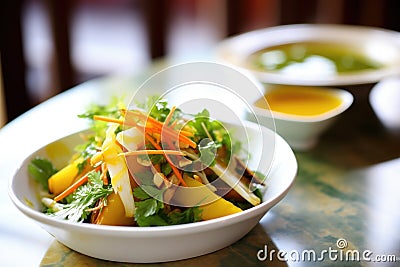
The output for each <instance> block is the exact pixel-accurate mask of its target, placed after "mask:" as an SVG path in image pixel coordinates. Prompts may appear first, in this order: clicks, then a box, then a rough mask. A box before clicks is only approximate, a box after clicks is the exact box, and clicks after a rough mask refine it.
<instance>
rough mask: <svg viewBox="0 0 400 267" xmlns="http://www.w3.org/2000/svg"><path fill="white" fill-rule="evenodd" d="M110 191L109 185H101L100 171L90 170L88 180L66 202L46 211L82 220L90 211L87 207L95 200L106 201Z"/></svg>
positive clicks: (74, 220) (92, 204) (56, 215)
mask: <svg viewBox="0 0 400 267" xmlns="http://www.w3.org/2000/svg"><path fill="white" fill-rule="evenodd" d="M112 192H113V189H112V187H111V185H109V186H104V185H103V180H102V179H101V177H100V172H91V173H89V174H88V182H87V183H86V184H84V185H82V186H80V187H79V188H78V189H77V190H76V191H75V192H74V193H73V194H72V195H70V196H69V197H67V198H66V199H67V203H66V204H59V205H57V210H51V209H49V210H47V212H48V213H49V214H52V215H54V216H55V217H57V218H61V219H68V220H70V221H73V222H82V221H85V220H87V219H88V216H89V215H90V213H91V211H88V209H90V208H92V207H93V206H94V205H95V204H96V203H97V201H106V198H107V196H108V195H110V194H111V193H112ZM105 204H106V203H105Z"/></svg>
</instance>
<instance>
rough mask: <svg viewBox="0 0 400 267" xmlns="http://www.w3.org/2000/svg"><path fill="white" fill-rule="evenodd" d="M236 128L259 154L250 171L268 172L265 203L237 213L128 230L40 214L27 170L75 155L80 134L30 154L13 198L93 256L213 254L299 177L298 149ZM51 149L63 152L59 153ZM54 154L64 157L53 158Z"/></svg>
mask: <svg viewBox="0 0 400 267" xmlns="http://www.w3.org/2000/svg"><path fill="white" fill-rule="evenodd" d="M233 127H236V128H235V136H236V137H237V138H240V139H239V140H241V141H244V142H247V140H248V141H249V146H248V151H254V152H252V157H251V159H250V162H249V167H250V168H257V169H258V170H262V169H268V170H269V172H268V173H267V180H266V183H267V185H268V187H267V190H266V191H265V193H264V195H263V198H264V199H263V202H262V203H261V204H260V205H258V206H256V207H253V208H251V209H248V210H246V211H243V212H240V213H237V214H234V215H230V216H226V217H222V218H218V219H213V220H209V221H203V222H197V223H191V224H184V225H176V226H160V227H123V226H105V225H95V224H79V223H71V222H68V221H64V220H59V219H55V218H53V217H50V216H48V215H45V214H43V213H41V212H40V208H41V204H40V201H39V199H38V190H37V187H36V185H35V183H34V181H32V179H31V178H29V177H28V173H27V166H28V164H29V162H30V161H31V160H32V158H33V157H35V156H43V157H48V158H49V159H50V160H52V159H57V158H58V157H59V156H61V153H66V152H68V151H70V152H71V153H72V148H73V147H75V145H77V144H79V143H81V142H82V140H81V138H80V136H79V134H78V133H76V134H73V135H70V136H67V137H65V138H62V139H60V140H58V141H56V142H54V143H51V144H49V145H47V146H45V147H43V148H41V149H39V150H38V151H36V152H34V153H33V154H31V155H29V156H28V157H27V158H26V160H25V161H24V162H23V163H22V165H21V167H20V168H19V169H18V170H17V172H16V173H15V175H14V177H13V178H12V179H11V181H10V187H9V194H10V197H11V199H12V201H13V202H14V204H15V205H16V207H17V208H18V209H19V210H20V211H21V212H22V213H24V214H25V215H26V216H28V217H30V218H31V219H33V220H34V221H36V222H37V223H38V224H39V225H40V226H41V227H42V228H44V229H45V230H46V231H47V232H49V233H50V234H51V235H53V236H54V237H55V238H56V239H57V240H58V241H59V242H61V243H63V244H64V245H66V246H67V247H69V248H71V249H73V250H76V251H78V252H80V253H82V254H85V255H88V256H92V257H95V258H99V259H105V260H111V261H118V262H136V263H149V262H166V261H174V260H180V259H186V258H190V257H195V256H199V255H203V254H206V253H210V252H213V251H216V250H219V249H221V248H224V247H226V246H228V245H230V244H232V243H234V242H236V241H237V240H239V239H240V238H242V237H243V236H244V235H246V234H247V233H248V232H249V231H250V230H251V229H252V228H253V227H254V226H255V225H256V224H257V223H258V222H259V220H260V219H261V218H262V217H263V216H264V215H265V214H266V212H267V211H268V210H269V209H271V208H272V207H273V206H274V205H276V204H277V203H278V202H279V201H280V200H281V199H282V198H283V197H284V196H285V195H286V194H287V192H288V190H289V188H290V187H291V185H292V183H293V181H294V178H295V176H296V173H297V162H296V158H295V156H294V154H293V151H292V150H291V148H290V147H289V145H288V144H287V143H286V142H285V141H284V140H283V139H282V138H281V137H279V136H278V135H276V134H275V133H274V132H273V131H271V130H269V129H267V128H265V127H262V126H259V125H256V124H254V123H250V122H245V127H237V126H233ZM246 139H247V140H246ZM260 146H262V147H263V149H260ZM49 147H53V148H55V147H59V148H63V149H60V150H54V149H49ZM68 148H69V149H68ZM49 151H51V152H52V153H51V154H52V155H50V154H49V153H48V152H49ZM55 151H59V153H60V154H55V155H54V152H55ZM67 154H68V153H67ZM64 156H65V155H64ZM64 158H65V157H64Z"/></svg>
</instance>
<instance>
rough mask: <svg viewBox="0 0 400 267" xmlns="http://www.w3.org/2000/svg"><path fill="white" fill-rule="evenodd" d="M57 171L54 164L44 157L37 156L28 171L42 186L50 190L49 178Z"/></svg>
mask: <svg viewBox="0 0 400 267" xmlns="http://www.w3.org/2000/svg"><path fill="white" fill-rule="evenodd" d="M56 172H57V170H56V169H55V168H54V166H53V164H52V163H51V162H50V161H49V160H47V159H44V158H35V159H33V160H32V161H31V162H30V163H29V165H28V173H29V174H30V175H31V176H32V177H33V178H34V179H35V180H36V181H37V182H38V183H39V184H40V185H41V186H42V188H43V189H44V190H48V189H49V188H48V183H47V180H48V179H49V178H50V177H51V176H52V175H53V174H55V173H56Z"/></svg>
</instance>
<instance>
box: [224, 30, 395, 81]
mask: <svg viewBox="0 0 400 267" xmlns="http://www.w3.org/2000/svg"><path fill="white" fill-rule="evenodd" d="M307 41H308V42H309V41H313V42H314V41H315V42H328V43H329V42H332V43H340V44H341V45H343V46H351V47H355V48H356V49H357V50H358V52H361V53H362V54H363V55H364V56H365V57H366V58H370V59H373V60H374V61H377V62H379V63H381V64H382V65H383V67H381V68H378V69H374V70H364V71H354V72H348V73H343V74H333V75H329V76H323V75H315V74H313V73H307V75H304V73H301V75H292V74H290V75H289V74H285V73H282V72H279V71H267V70H265V71H260V70H257V69H255V68H251V67H249V64H248V57H249V55H251V54H252V53H254V52H256V51H259V50H261V49H264V48H267V47H271V46H275V45H281V44H287V43H293V42H307ZM217 57H218V58H219V59H220V60H221V61H223V62H226V63H230V64H233V65H236V66H239V67H242V68H245V69H248V70H250V71H251V72H252V73H253V74H254V75H255V76H256V77H257V78H258V79H259V80H260V81H261V82H264V83H272V84H287V85H310V86H338V85H354V84H369V83H375V82H377V81H379V80H381V79H382V78H384V77H387V76H390V75H393V74H396V73H397V74H398V73H400V33H398V32H395V31H389V30H385V29H380V28H372V27H365V26H350V25H324V24H313V25H311V24H295V25H284V26H277V27H271V28H265V29H261V30H256V31H252V32H248V33H244V34H241V35H238V36H234V37H231V38H228V39H226V40H224V41H222V42H221V43H220V44H219V46H218V47H217Z"/></svg>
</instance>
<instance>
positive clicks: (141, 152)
mask: <svg viewBox="0 0 400 267" xmlns="http://www.w3.org/2000/svg"><path fill="white" fill-rule="evenodd" d="M146 154H149V155H154V154H158V155H160V154H161V155H164V154H165V155H179V156H185V155H186V154H185V153H183V152H181V151H178V150H162V149H161V150H152V149H148V150H135V151H128V152H124V153H121V154H119V155H125V156H134V155H146Z"/></svg>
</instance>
